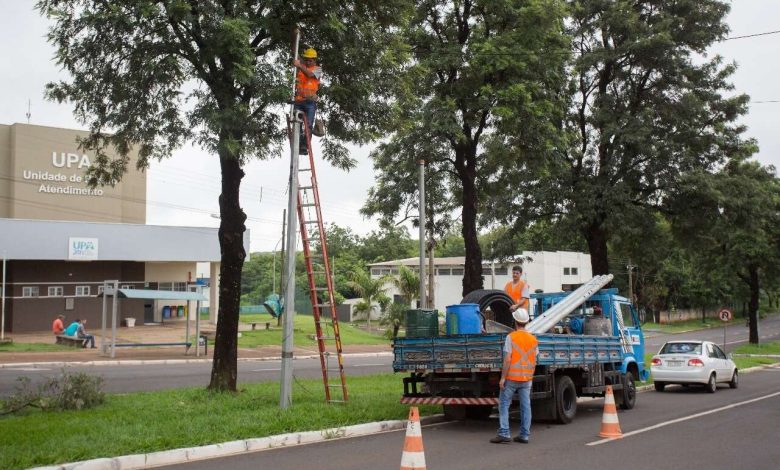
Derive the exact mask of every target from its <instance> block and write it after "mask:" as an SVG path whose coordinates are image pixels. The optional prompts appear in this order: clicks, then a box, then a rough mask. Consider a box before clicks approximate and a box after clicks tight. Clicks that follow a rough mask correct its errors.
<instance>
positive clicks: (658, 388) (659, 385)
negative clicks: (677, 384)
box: [653, 382, 666, 392]
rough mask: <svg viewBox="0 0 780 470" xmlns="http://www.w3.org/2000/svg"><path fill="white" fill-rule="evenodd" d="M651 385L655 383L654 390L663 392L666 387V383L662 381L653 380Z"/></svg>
mask: <svg viewBox="0 0 780 470" xmlns="http://www.w3.org/2000/svg"><path fill="white" fill-rule="evenodd" d="M653 385H655V391H656V392H663V391H664V388H665V387H666V384H665V383H663V382H653Z"/></svg>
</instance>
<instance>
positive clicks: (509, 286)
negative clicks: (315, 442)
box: [504, 279, 528, 310]
mask: <svg viewBox="0 0 780 470" xmlns="http://www.w3.org/2000/svg"><path fill="white" fill-rule="evenodd" d="M524 290H525V281H524V280H522V279H520V282H518V283H517V284H514V283H513V282H512V281H509V282H507V283H506V286H504V291H505V292H506V293H507V294H509V297H512V300H513V301H514V302H515V303H520V299H521V298H523V291H524ZM520 308H524V309H526V310H528V299H525V300H523V302H522V303H521V304H520Z"/></svg>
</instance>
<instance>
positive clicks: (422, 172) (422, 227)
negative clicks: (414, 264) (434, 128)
mask: <svg viewBox="0 0 780 470" xmlns="http://www.w3.org/2000/svg"><path fill="white" fill-rule="evenodd" d="M417 164H418V165H420V183H419V185H420V308H426V307H428V301H427V299H426V296H425V160H420V161H418V162H417Z"/></svg>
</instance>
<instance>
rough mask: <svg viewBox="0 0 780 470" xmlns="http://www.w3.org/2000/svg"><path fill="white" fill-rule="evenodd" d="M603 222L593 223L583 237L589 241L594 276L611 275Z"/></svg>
mask: <svg viewBox="0 0 780 470" xmlns="http://www.w3.org/2000/svg"><path fill="white" fill-rule="evenodd" d="M602 222H603V221H599V222H593V223H591V224H590V225H588V226H587V227H585V228H584V229H583V233H582V234H583V236H584V237H585V240H587V241H588V250H589V251H590V267H591V270H592V271H593V272H592V274H593V276H598V275H600V274H609V260H608V259H607V253H608V251H607V233H606V230H604V228H603V223H602Z"/></svg>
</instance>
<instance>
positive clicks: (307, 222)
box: [303, 220, 320, 224]
mask: <svg viewBox="0 0 780 470" xmlns="http://www.w3.org/2000/svg"><path fill="white" fill-rule="evenodd" d="M303 223H304V224H318V223H320V221H319V220H304V221H303Z"/></svg>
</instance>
